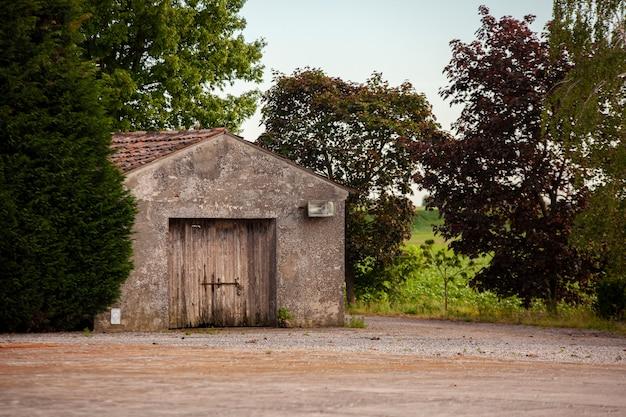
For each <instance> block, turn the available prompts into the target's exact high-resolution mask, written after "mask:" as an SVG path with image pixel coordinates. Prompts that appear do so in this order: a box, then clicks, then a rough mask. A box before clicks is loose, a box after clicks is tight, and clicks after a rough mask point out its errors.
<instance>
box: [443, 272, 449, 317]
mask: <svg viewBox="0 0 626 417" xmlns="http://www.w3.org/2000/svg"><path fill="white" fill-rule="evenodd" d="M443 312H444V314H445V315H446V316H447V315H448V280H447V279H444V280H443Z"/></svg>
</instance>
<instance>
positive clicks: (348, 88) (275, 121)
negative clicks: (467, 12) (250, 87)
mask: <svg viewBox="0 0 626 417" xmlns="http://www.w3.org/2000/svg"><path fill="white" fill-rule="evenodd" d="M262 114H263V123H265V127H266V132H265V133H264V134H263V135H262V136H261V137H260V138H259V143H260V144H261V145H263V146H265V147H267V148H268V149H270V150H272V151H274V152H277V153H279V154H281V155H285V156H286V157H288V158H290V159H292V160H294V161H296V162H297V163H299V164H301V165H303V166H306V167H308V168H311V169H312V170H314V171H315V172H317V173H319V174H321V175H324V176H326V177H327V178H330V179H332V180H334V181H337V182H339V183H341V184H344V185H347V186H349V187H352V188H353V189H354V193H352V194H351V196H350V197H349V201H348V208H347V217H346V227H347V247H346V263H347V274H346V275H347V279H346V284H347V291H348V298H349V300H350V301H352V300H353V296H354V288H353V285H354V284H353V280H354V279H355V278H356V284H357V286H358V287H359V288H361V289H365V288H371V287H377V286H379V285H380V284H381V283H382V282H383V279H382V277H380V276H379V275H380V274H379V273H380V272H381V271H382V270H383V269H384V267H385V266H386V265H389V264H390V262H391V261H393V259H394V258H395V257H396V256H397V255H398V254H399V251H400V247H401V244H402V242H403V241H404V240H405V239H406V238H407V237H408V236H409V234H410V230H411V221H412V218H413V214H414V212H413V211H414V210H413V206H412V204H411V202H410V201H409V200H408V199H407V198H406V195H407V194H408V193H410V192H411V189H410V187H411V184H412V181H413V175H414V174H415V173H416V171H417V165H416V162H415V160H414V159H413V158H412V155H411V152H410V144H411V143H414V142H416V141H420V140H424V139H425V138H426V137H430V136H431V135H432V134H433V133H434V132H437V131H438V130H437V129H438V126H437V124H436V123H435V121H434V118H433V116H432V113H431V108H430V105H429V104H428V102H427V101H426V98H425V97H424V95H422V94H419V93H417V92H415V90H414V89H413V87H412V86H411V84H409V83H404V84H402V85H400V86H398V87H391V86H389V84H388V83H387V82H386V81H384V80H383V79H382V76H381V75H380V74H376V73H374V75H373V76H372V77H371V78H370V79H369V80H367V82H366V83H364V84H358V83H352V82H347V81H344V80H341V79H339V78H333V77H329V76H327V75H326V74H325V73H324V72H323V71H321V70H317V69H304V70H297V71H295V72H294V74H292V75H291V76H287V75H280V74H277V75H276V77H275V79H274V86H273V87H272V88H271V89H270V90H269V91H268V92H267V93H266V94H265V97H264V98H263V109H262ZM365 261H367V262H368V265H369V267H368V268H366V269H367V270H368V271H372V272H370V273H368V274H362V273H359V271H363V270H364V269H359V268H358V267H357V266H358V265H359V264H360V263H362V262H365Z"/></svg>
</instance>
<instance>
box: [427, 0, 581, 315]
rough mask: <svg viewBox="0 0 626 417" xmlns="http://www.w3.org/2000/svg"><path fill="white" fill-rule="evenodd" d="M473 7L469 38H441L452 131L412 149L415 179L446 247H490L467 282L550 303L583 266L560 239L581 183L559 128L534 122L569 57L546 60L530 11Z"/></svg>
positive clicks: (466, 250)
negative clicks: (448, 53) (485, 261)
mask: <svg viewBox="0 0 626 417" xmlns="http://www.w3.org/2000/svg"><path fill="white" fill-rule="evenodd" d="M480 14H481V16H482V19H481V20H482V26H481V28H480V29H479V31H478V32H477V39H476V40H475V41H473V42H471V43H463V42H461V41H458V40H455V41H452V42H451V46H452V60H451V61H450V64H449V65H448V66H447V67H446V68H445V73H446V75H447V76H448V78H449V79H450V84H449V86H447V87H446V88H445V89H444V90H443V91H442V95H443V96H444V97H445V98H450V99H451V102H452V103H453V104H461V105H463V106H464V108H463V110H462V113H461V115H460V117H459V119H458V120H457V122H456V125H455V128H456V131H457V132H456V133H457V135H456V137H443V138H440V139H439V140H437V141H432V142H430V143H428V144H425V146H423V147H418V148H417V149H416V157H417V158H418V159H419V160H420V161H421V162H422V163H423V165H424V171H423V174H422V175H421V184H422V186H423V187H424V188H426V189H427V190H429V191H430V193H431V194H430V199H429V204H430V205H431V206H432V207H437V208H438V209H439V211H440V213H442V215H443V218H444V224H443V225H441V226H438V227H437V229H438V231H439V232H440V233H441V234H442V235H443V237H444V238H446V239H447V240H450V241H451V243H450V246H451V247H452V248H453V249H454V251H455V252H456V253H461V254H464V255H466V256H469V257H472V258H476V257H479V256H481V255H484V254H493V258H492V259H491V262H490V264H489V266H488V267H486V268H483V269H482V270H481V271H480V272H479V273H478V274H477V275H476V276H475V277H474V279H473V280H472V283H473V284H474V285H476V286H478V287H479V288H480V289H484V290H493V291H494V292H497V293H498V294H499V295H503V296H509V295H518V296H520V297H521V298H522V299H524V301H525V302H526V304H529V303H530V301H531V300H532V298H535V297H539V298H542V299H544V300H545V301H546V302H547V304H548V305H549V306H550V307H551V308H552V309H553V310H554V309H556V306H557V303H558V301H559V300H562V299H565V298H568V297H571V296H575V294H574V293H572V292H571V291H569V290H568V288H570V287H571V286H570V285H568V284H571V283H581V284H584V283H586V282H587V281H588V280H589V279H590V277H591V272H592V270H591V264H590V260H589V258H588V257H587V254H586V253H584V252H581V251H579V250H577V249H576V248H574V247H572V246H571V245H569V244H568V239H569V236H570V234H571V230H572V225H573V220H574V218H575V216H576V214H578V213H579V212H580V211H581V209H582V207H583V204H584V202H585V197H586V189H585V187H584V186H580V185H579V184H577V183H576V170H577V166H576V164H574V163H572V161H571V158H570V155H569V154H570V150H569V147H568V145H567V143H566V141H564V138H563V136H562V135H561V134H560V132H558V131H555V132H552V131H546V132H544V131H543V130H542V129H541V120H542V112H543V105H544V101H545V99H546V97H547V96H548V92H549V91H551V89H553V88H554V87H555V86H556V85H557V84H558V83H559V82H560V81H561V80H562V79H563V75H564V74H565V72H566V71H567V70H568V68H569V64H568V62H567V61H566V60H564V59H561V60H558V61H555V62H552V61H551V60H550V56H549V46H548V44H547V42H546V41H545V40H543V39H541V38H540V37H539V36H537V34H535V33H533V31H532V30H531V29H530V26H529V25H530V23H531V22H532V21H533V19H534V17H533V16H526V17H525V18H524V19H523V20H517V19H514V18H512V17H510V16H505V17H503V18H501V19H496V18H494V17H493V16H491V15H490V14H489V10H488V9H487V8H486V7H484V6H483V7H481V8H480Z"/></svg>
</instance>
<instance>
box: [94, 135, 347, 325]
mask: <svg viewBox="0 0 626 417" xmlns="http://www.w3.org/2000/svg"><path fill="white" fill-rule="evenodd" d="M112 146H113V148H114V151H115V152H114V154H113V156H112V159H113V161H114V163H116V164H117V165H118V166H119V167H120V168H121V169H122V170H123V171H124V172H125V174H126V186H127V187H128V189H129V190H131V192H132V194H133V195H134V196H135V198H136V201H137V207H138V214H137V217H136V220H135V226H134V234H133V240H134V244H133V245H134V246H133V247H134V254H133V260H134V270H133V271H132V273H131V275H130V277H129V278H128V280H127V281H126V282H125V283H124V285H123V287H122V293H121V297H120V299H119V302H118V303H117V304H115V305H113V306H111V308H110V309H109V310H108V311H107V312H105V313H103V314H101V315H99V316H98V317H96V323H95V324H96V330H100V331H114V330H124V331H137V330H142V331H143V330H161V329H168V328H182V327H199V326H273V325H276V324H277V316H278V312H279V310H280V311H281V312H282V311H285V312H289V314H290V315H291V317H292V318H291V320H290V323H291V324H292V325H295V326H329V325H341V324H343V289H344V203H345V200H346V198H347V196H348V190H347V189H346V188H344V187H342V186H340V185H338V184H336V183H334V182H332V181H330V180H328V179H326V178H324V177H321V176H319V175H316V174H315V173H313V172H312V171H309V170H307V169H305V168H302V167H300V166H298V165H296V164H294V163H293V162H291V161H289V160H287V159H284V158H282V157H279V156H277V155H275V154H273V153H271V152H268V151H267V150H264V149H262V148H260V147H258V146H256V145H255V144H253V143H251V142H247V141H245V140H243V139H241V138H240V137H238V136H235V135H233V134H231V133H229V132H227V131H226V130H224V129H211V130H192V131H179V132H175V131H171V132H170V131H167V132H132V133H123V134H117V135H114V137H113V145H112Z"/></svg>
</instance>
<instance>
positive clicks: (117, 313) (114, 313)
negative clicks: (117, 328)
mask: <svg viewBox="0 0 626 417" xmlns="http://www.w3.org/2000/svg"><path fill="white" fill-rule="evenodd" d="M111 324H122V309H121V308H112V309H111Z"/></svg>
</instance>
